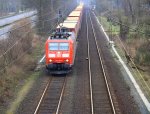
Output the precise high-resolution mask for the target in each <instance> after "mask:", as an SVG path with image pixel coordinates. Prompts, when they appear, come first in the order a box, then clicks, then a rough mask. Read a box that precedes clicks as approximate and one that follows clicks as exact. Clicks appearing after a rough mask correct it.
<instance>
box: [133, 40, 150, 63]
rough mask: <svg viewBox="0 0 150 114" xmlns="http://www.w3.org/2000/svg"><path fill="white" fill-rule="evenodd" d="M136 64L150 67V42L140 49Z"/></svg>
mask: <svg viewBox="0 0 150 114" xmlns="http://www.w3.org/2000/svg"><path fill="white" fill-rule="evenodd" d="M135 62H136V63H139V64H141V65H150V42H147V43H145V44H143V45H141V46H140V47H139V49H138V50H137V53H136V57H135Z"/></svg>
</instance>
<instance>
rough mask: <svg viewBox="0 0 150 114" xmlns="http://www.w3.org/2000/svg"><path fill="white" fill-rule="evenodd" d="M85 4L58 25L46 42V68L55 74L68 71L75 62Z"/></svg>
mask: <svg viewBox="0 0 150 114" xmlns="http://www.w3.org/2000/svg"><path fill="white" fill-rule="evenodd" d="M82 14H83V5H79V6H78V7H77V8H76V9H75V10H74V11H72V12H71V13H70V15H69V16H68V17H67V18H66V20H65V21H64V22H63V23H61V25H62V27H60V26H58V27H57V29H56V31H55V32H54V33H53V34H52V35H51V36H50V37H49V38H48V40H47V41H46V44H45V53H46V54H45V55H46V56H45V58H46V68H47V69H48V70H49V71H50V73H53V74H62V73H68V72H70V71H71V69H72V66H73V64H74V60H75V55H76V47H77V42H76V39H77V36H78V32H79V29H80V26H81V22H82V21H81V20H82Z"/></svg>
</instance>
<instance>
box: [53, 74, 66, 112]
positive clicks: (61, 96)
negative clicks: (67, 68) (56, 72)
mask: <svg viewBox="0 0 150 114" xmlns="http://www.w3.org/2000/svg"><path fill="white" fill-rule="evenodd" d="M66 81H67V76H66V77H65V81H64V84H63V87H62V91H61V95H60V98H59V102H58V106H57V110H56V113H55V114H59V110H60V105H61V102H62V98H63V95H64V91H65V86H66Z"/></svg>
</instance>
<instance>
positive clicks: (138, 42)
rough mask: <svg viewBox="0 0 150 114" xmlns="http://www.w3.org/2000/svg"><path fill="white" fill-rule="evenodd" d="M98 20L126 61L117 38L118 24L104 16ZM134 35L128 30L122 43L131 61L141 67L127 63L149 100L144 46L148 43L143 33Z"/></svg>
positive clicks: (148, 56)
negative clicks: (126, 36) (131, 58)
mask: <svg viewBox="0 0 150 114" xmlns="http://www.w3.org/2000/svg"><path fill="white" fill-rule="evenodd" d="M99 20H100V21H101V23H102V25H103V27H104V29H105V30H106V31H107V34H108V35H109V37H110V38H112V40H113V41H114V42H115V47H116V49H117V51H118V52H119V54H120V55H121V57H122V59H123V60H124V61H125V62H126V61H127V60H126V58H125V52H124V50H123V46H122V44H121V42H120V40H119V31H120V30H119V25H117V24H113V23H112V22H108V21H107V18H106V17H99ZM110 31H112V32H110ZM136 35H137V34H135V33H134V32H129V34H128V38H127V39H126V41H123V44H124V46H125V48H126V50H127V51H128V53H129V54H130V55H131V56H132V57H133V61H134V62H135V64H136V66H138V67H139V66H140V67H141V69H142V70H140V69H139V68H138V69H136V68H135V66H134V64H132V62H131V63H129V65H128V66H129V68H130V71H131V72H132V74H133V76H134V78H135V79H136V81H137V82H138V84H139V85H140V87H141V89H142V91H143V92H144V93H145V95H146V96H147V97H148V99H149V100H150V89H149V88H150V72H149V68H150V66H149V65H150V62H149V61H150V53H149V51H148V49H147V48H146V46H147V47H148V44H147V42H146V40H145V38H144V35H139V36H140V37H139V38H137V37H136V38H135V36H136ZM132 67H134V68H132ZM143 70H144V71H143Z"/></svg>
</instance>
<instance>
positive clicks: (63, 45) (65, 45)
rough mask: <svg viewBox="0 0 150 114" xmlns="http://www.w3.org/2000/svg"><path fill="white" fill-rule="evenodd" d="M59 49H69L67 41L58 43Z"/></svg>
mask: <svg viewBox="0 0 150 114" xmlns="http://www.w3.org/2000/svg"><path fill="white" fill-rule="evenodd" d="M59 50H69V43H60V44H59Z"/></svg>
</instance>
